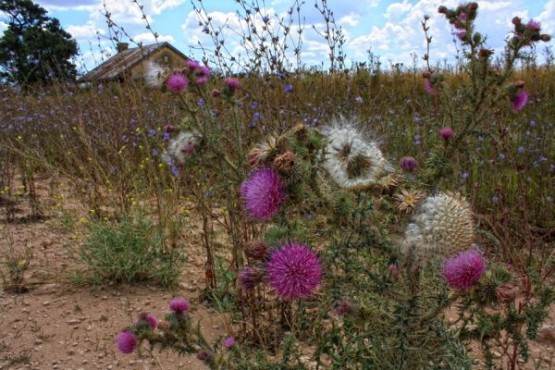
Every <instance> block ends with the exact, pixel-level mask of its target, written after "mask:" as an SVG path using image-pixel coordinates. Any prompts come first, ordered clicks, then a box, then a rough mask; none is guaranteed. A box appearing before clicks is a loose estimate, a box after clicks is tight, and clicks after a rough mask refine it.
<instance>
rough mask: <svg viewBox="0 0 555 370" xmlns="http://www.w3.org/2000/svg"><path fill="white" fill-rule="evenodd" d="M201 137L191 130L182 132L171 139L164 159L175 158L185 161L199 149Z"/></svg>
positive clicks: (180, 161)
mask: <svg viewBox="0 0 555 370" xmlns="http://www.w3.org/2000/svg"><path fill="white" fill-rule="evenodd" d="M200 140H201V137H200V135H199V134H197V133H194V132H191V131H183V132H180V133H179V135H177V136H176V137H175V138H173V139H171V140H170V142H169V144H168V147H167V148H166V150H165V152H164V159H165V160H166V161H167V160H168V159H173V160H175V161H176V162H177V163H181V164H183V163H185V162H186V161H187V160H188V159H189V158H191V156H192V155H193V154H194V153H195V152H196V151H197V149H198V146H199V144H200Z"/></svg>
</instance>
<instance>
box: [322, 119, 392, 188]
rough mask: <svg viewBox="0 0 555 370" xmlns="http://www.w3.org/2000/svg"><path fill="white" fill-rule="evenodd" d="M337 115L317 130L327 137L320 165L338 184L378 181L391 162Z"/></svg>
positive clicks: (361, 184) (364, 184)
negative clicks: (324, 152)
mask: <svg viewBox="0 0 555 370" xmlns="http://www.w3.org/2000/svg"><path fill="white" fill-rule="evenodd" d="M355 126H357V124H356V123H354V122H350V121H347V120H346V119H345V118H343V117H340V118H338V119H336V120H334V121H333V122H332V124H331V125H329V126H327V127H324V128H323V129H322V130H321V132H322V134H323V135H324V136H326V138H327V139H328V145H327V148H326V154H325V156H324V162H323V167H324V168H325V169H326V171H327V172H328V173H329V174H330V176H331V177H332V178H333V180H334V181H335V182H336V183H337V184H338V185H339V186H340V187H342V188H345V189H350V190H362V189H366V188H368V187H371V186H372V185H375V184H377V183H378V180H379V179H380V177H382V176H383V175H384V174H386V172H388V171H390V168H391V166H390V165H389V163H388V162H387V160H386V159H385V158H384V156H383V153H382V152H381V150H380V149H379V147H378V144H377V142H376V141H374V140H370V139H367V138H365V136H364V135H363V134H362V133H361V132H360V131H359V130H358V129H357V128H356V127H355Z"/></svg>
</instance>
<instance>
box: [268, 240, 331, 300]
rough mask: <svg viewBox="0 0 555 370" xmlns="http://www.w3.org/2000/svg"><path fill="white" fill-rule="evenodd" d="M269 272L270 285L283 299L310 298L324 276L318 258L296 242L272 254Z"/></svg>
mask: <svg viewBox="0 0 555 370" xmlns="http://www.w3.org/2000/svg"><path fill="white" fill-rule="evenodd" d="M267 271H268V283H269V284H270V286H271V287H272V288H274V290H275V291H276V293H277V294H278V295H279V296H280V297H281V298H283V299H295V298H306V297H308V296H310V295H311V294H312V293H313V292H314V291H315V290H316V288H317V287H318V285H319V284H320V277H321V275H322V267H321V265H320V261H319V260H318V256H316V254H315V253H314V252H312V251H311V250H310V249H309V248H308V247H307V246H306V245H304V244H300V243H295V242H293V243H289V244H286V245H284V246H283V247H282V248H280V249H278V250H276V251H274V252H273V253H272V256H271V257H270V261H269V262H268V265H267Z"/></svg>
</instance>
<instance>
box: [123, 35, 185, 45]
mask: <svg viewBox="0 0 555 370" xmlns="http://www.w3.org/2000/svg"><path fill="white" fill-rule="evenodd" d="M133 40H134V41H135V42H137V43H142V44H143V45H148V44H153V43H155V42H164V41H167V42H169V43H174V42H175V38H174V37H173V36H172V35H160V36H158V39H156V38H155V37H154V35H153V34H152V32H145V33H141V34H138V35H135V36H133Z"/></svg>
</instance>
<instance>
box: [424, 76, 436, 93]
mask: <svg viewBox="0 0 555 370" xmlns="http://www.w3.org/2000/svg"><path fill="white" fill-rule="evenodd" d="M424 90H426V92H427V93H428V94H430V95H435V94H436V93H437V90H436V89H435V87H434V85H433V84H432V81H430V79H429V78H425V79H424Z"/></svg>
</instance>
